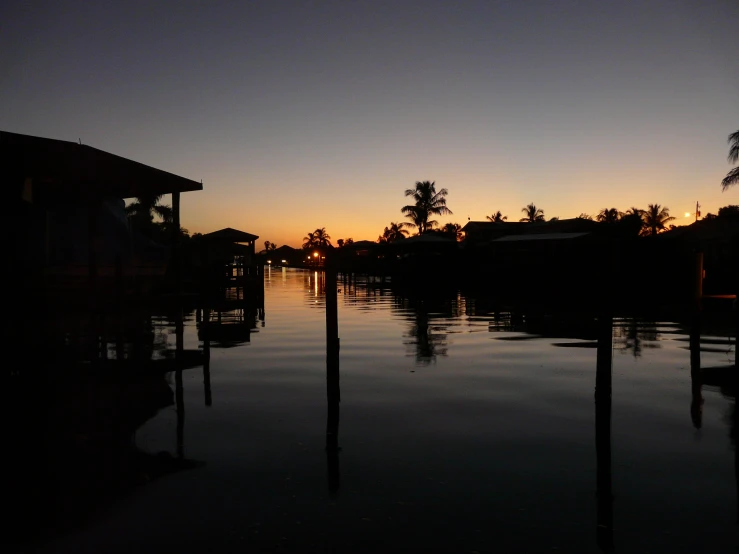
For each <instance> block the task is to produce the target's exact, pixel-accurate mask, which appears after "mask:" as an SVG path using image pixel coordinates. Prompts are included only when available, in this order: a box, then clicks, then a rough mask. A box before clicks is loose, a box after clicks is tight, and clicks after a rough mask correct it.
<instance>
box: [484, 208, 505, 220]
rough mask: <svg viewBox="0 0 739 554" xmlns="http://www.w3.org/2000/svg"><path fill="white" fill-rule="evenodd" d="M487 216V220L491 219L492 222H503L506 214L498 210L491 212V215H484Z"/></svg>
mask: <svg viewBox="0 0 739 554" xmlns="http://www.w3.org/2000/svg"><path fill="white" fill-rule="evenodd" d="M485 217H487V218H488V221H492V222H493V223H503V222H504V221H505V220H506V219H508V216H507V215H503V214H502V213H501V212H500V210H498V211H497V212H493V215H487V216H485Z"/></svg>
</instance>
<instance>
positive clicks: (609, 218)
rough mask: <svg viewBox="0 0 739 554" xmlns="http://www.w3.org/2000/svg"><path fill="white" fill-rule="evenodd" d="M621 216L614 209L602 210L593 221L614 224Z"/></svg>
mask: <svg viewBox="0 0 739 554" xmlns="http://www.w3.org/2000/svg"><path fill="white" fill-rule="evenodd" d="M621 215H622V214H621V212H619V211H618V210H617V209H616V208H603V209H602V210H601V211H600V213H599V214H598V215H596V216H595V219H596V221H600V222H601V223H616V222H617V221H618V220H619V219H621Z"/></svg>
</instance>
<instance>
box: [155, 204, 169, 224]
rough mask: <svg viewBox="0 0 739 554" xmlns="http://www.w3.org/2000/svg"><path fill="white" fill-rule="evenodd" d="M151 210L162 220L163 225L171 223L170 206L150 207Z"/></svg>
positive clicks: (156, 205)
mask: <svg viewBox="0 0 739 554" xmlns="http://www.w3.org/2000/svg"><path fill="white" fill-rule="evenodd" d="M152 210H153V211H154V213H156V214H157V215H158V216H159V217H161V218H162V221H163V222H164V223H171V222H172V217H173V213H172V208H171V207H170V206H167V205H166V204H155V205H154V206H153V207H152Z"/></svg>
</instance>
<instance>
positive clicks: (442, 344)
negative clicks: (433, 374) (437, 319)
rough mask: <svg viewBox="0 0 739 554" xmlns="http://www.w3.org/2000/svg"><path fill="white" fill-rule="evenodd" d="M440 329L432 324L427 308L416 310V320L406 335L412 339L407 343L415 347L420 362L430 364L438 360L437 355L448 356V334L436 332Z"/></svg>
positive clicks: (417, 360)
mask: <svg viewBox="0 0 739 554" xmlns="http://www.w3.org/2000/svg"><path fill="white" fill-rule="evenodd" d="M439 330H440V329H439V328H435V327H432V326H431V324H430V321H429V316H428V313H427V312H426V311H425V310H423V309H421V310H419V311H417V312H416V317H415V320H414V321H413V324H412V325H411V327H410V329H409V331H408V334H407V335H406V337H408V338H409V339H410V340H409V341H408V342H406V343H405V344H406V345H408V346H413V347H414V350H415V356H416V362H418V363H419V364H422V365H429V364H430V363H432V362H435V361H436V357H437V356H446V352H447V347H446V337H447V336H446V334H445V333H438V332H436V331H439Z"/></svg>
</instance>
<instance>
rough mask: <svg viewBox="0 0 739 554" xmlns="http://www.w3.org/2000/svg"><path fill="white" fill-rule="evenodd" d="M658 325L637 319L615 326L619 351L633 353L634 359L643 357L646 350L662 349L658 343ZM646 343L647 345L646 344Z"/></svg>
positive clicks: (630, 319)
mask: <svg viewBox="0 0 739 554" xmlns="http://www.w3.org/2000/svg"><path fill="white" fill-rule="evenodd" d="M657 334H658V333H657V324H656V323H655V322H654V321H642V320H639V319H637V318H629V319H627V320H625V321H623V322H622V323H621V324H620V325H618V326H615V335H614V336H615V338H616V342H617V343H619V344H620V346H619V350H622V351H624V352H628V351H631V353H632V354H633V355H634V358H638V357H639V356H641V355H642V350H643V349H644V348H660V347H661V346H660V344H659V343H658V342H656V341H657V338H658V337H657ZM645 341H646V343H645Z"/></svg>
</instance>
